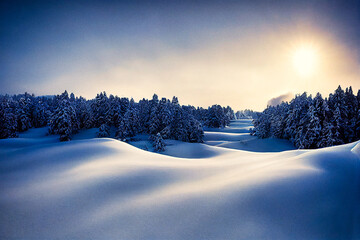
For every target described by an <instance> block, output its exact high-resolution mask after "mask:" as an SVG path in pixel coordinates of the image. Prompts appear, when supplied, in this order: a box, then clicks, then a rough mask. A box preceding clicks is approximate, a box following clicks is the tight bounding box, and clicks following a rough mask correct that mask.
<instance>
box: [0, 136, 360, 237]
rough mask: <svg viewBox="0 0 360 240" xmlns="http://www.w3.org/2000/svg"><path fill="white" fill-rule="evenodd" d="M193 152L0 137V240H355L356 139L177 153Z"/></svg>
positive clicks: (192, 146)
mask: <svg viewBox="0 0 360 240" xmlns="http://www.w3.org/2000/svg"><path fill="white" fill-rule="evenodd" d="M17 140H19V141H20V142H31V144H24V143H22V144H19V146H16V147H15V146H14V143H13V142H14V141H15V142H16V141H17ZM8 146H11V147H8ZM196 146H197V147H199V148H200V149H201V151H202V152H203V155H202V154H200V155H201V156H202V158H196V159H195V158H180V157H172V156H166V155H162V154H156V153H151V152H147V151H143V150H141V149H139V148H136V147H133V146H131V145H128V144H126V143H123V142H120V141H116V140H112V139H88V140H77V141H71V142H62V143H59V142H53V140H52V138H51V136H49V137H45V138H43V141H42V142H37V143H36V141H35V142H34V140H33V139H32V138H27V139H26V138H19V139H11V141H10V140H9V139H7V140H1V141H0V178H1V182H0V213H1V214H0V239H47V240H48V239H146V240H148V239H194V240H199V239H200V240H201V239H204V240H205V239H206V240H210V239H360V234H359V229H360V225H359V208H358V203H359V201H360V198H359V189H360V188H359V187H360V185H359V181H360V180H359V171H360V170H359V158H360V144H359V143H358V142H356V143H351V144H347V145H342V146H337V147H331V148H325V149H319V150H293V151H285V152H278V153H257V152H247V151H239V150H233V149H228V148H219V147H214V146H208V145H204V144H189V143H185V144H184V145H182V146H181V148H180V149H181V150H180V151H178V152H176V154H181V153H184V154H189V152H191V151H195V153H196V154H199V153H198V152H197V151H196V150H194V149H195V148H196ZM173 147H174V148H175V147H176V146H173ZM174 148H171V147H170V151H171V149H172V151H175V150H174ZM206 154H207V155H206ZM187 157H189V156H187Z"/></svg>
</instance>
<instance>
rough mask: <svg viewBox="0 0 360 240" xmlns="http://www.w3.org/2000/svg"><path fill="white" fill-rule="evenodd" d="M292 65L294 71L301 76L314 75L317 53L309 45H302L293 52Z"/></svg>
mask: <svg viewBox="0 0 360 240" xmlns="http://www.w3.org/2000/svg"><path fill="white" fill-rule="evenodd" d="M292 60H293V65H294V69H295V70H296V72H297V73H298V74H299V75H300V76H303V77H310V76H312V75H314V73H315V71H316V67H317V64H318V54H317V51H316V49H315V48H314V47H313V46H311V45H302V46H300V47H298V48H296V49H295V51H294V53H293V59H292Z"/></svg>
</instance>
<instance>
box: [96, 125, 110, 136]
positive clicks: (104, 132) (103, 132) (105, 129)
mask: <svg viewBox="0 0 360 240" xmlns="http://www.w3.org/2000/svg"><path fill="white" fill-rule="evenodd" d="M96 136H97V137H98V138H104V137H110V127H109V126H108V125H107V124H101V126H100V128H99V131H98V132H97V133H96Z"/></svg>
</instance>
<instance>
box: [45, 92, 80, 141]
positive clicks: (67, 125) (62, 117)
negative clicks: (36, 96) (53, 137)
mask: <svg viewBox="0 0 360 240" xmlns="http://www.w3.org/2000/svg"><path fill="white" fill-rule="evenodd" d="M57 99H58V107H57V108H56V109H55V111H54V112H53V113H52V115H51V117H50V122H49V133H51V134H59V135H60V141H69V140H71V135H72V134H73V132H75V131H76V130H77V129H78V126H76V124H77V121H76V119H77V118H76V111H75V109H74V107H73V106H72V104H71V103H70V101H69V96H68V93H67V91H65V92H64V93H63V94H61V96H58V97H57Z"/></svg>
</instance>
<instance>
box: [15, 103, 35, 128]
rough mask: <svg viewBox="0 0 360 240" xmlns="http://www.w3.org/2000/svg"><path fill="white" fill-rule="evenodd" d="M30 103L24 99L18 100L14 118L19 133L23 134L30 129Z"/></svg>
mask: <svg viewBox="0 0 360 240" xmlns="http://www.w3.org/2000/svg"><path fill="white" fill-rule="evenodd" d="M29 105H30V103H29V101H28V100H27V99H25V98H24V97H22V98H20V100H19V104H18V107H17V112H16V117H17V126H18V131H19V132H24V131H26V130H28V129H29V128H31V127H32V125H31V118H30V110H29V108H30V106H29Z"/></svg>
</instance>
